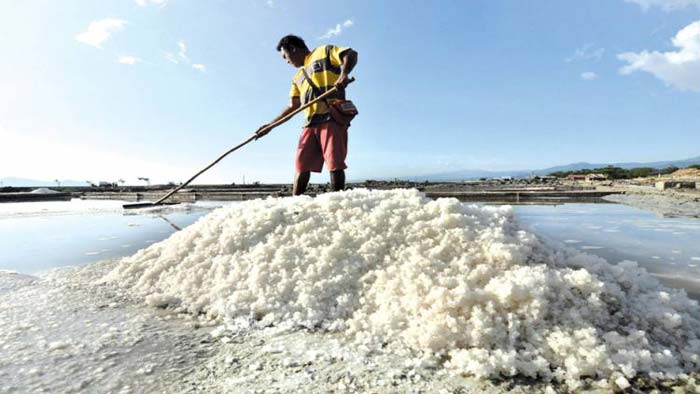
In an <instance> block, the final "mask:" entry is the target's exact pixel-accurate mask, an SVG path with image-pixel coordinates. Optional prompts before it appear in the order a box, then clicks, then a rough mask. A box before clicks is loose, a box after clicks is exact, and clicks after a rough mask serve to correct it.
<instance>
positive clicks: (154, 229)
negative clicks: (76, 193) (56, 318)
mask: <svg viewBox="0 0 700 394" xmlns="http://www.w3.org/2000/svg"><path fill="white" fill-rule="evenodd" d="M31 204H34V205H29V204H28V203H18V204H16V206H15V209H14V210H13V209H12V207H11V205H13V204H2V205H3V206H2V209H1V210H0V250H2V251H3V253H1V254H0V269H5V270H12V271H17V272H21V273H25V274H40V273H41V272H43V271H46V270H49V269H51V268H55V267H61V266H73V265H84V264H88V263H92V262H96V261H100V260H105V259H111V258H117V257H122V256H128V255H131V254H133V253H135V252H136V251H138V250H139V249H142V248H144V247H146V246H148V245H150V244H152V243H155V242H158V241H161V240H163V239H165V238H167V237H169V236H170V235H171V234H172V233H174V232H175V231H179V230H180V229H182V228H184V227H186V226H188V225H190V224H192V223H193V222H195V221H196V220H197V219H199V218H200V217H201V216H203V215H205V214H206V213H208V212H210V211H211V209H213V208H215V207H217V206H220V205H221V204H213V203H211V202H209V203H206V204H188V205H187V206H182V207H179V208H177V209H172V208H171V209H170V210H150V211H149V210H135V211H124V210H122V209H121V204H123V202H122V201H95V202H92V204H91V203H86V202H83V201H80V200H77V201H76V200H74V201H71V202H51V203H31ZM62 204H63V205H62Z"/></svg>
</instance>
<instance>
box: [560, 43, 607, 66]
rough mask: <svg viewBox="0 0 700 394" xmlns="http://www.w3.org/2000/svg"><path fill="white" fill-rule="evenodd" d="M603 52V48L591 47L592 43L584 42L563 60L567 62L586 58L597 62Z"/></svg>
mask: <svg viewBox="0 0 700 394" xmlns="http://www.w3.org/2000/svg"><path fill="white" fill-rule="evenodd" d="M604 54H605V48H593V45H592V44H586V45H584V46H582V47H581V48H577V49H576V51H575V52H574V54H573V55H571V56H569V57H567V58H566V59H564V61H565V62H567V63H571V62H576V61H587V60H592V61H596V62H599V61H600V59H602V58H603V55H604Z"/></svg>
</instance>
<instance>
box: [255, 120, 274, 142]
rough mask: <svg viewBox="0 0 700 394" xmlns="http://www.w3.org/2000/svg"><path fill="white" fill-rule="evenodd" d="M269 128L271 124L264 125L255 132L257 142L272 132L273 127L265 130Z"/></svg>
mask: <svg viewBox="0 0 700 394" xmlns="http://www.w3.org/2000/svg"><path fill="white" fill-rule="evenodd" d="M267 127H270V125H269V124H264V125H262V126H260V127H259V128H258V129H257V130H256V131H255V139H256V140H257V139H258V138H261V137H262V136H264V135H265V134H267V133H269V132H270V131H272V127H270V128H268V129H267V130H265V128H267Z"/></svg>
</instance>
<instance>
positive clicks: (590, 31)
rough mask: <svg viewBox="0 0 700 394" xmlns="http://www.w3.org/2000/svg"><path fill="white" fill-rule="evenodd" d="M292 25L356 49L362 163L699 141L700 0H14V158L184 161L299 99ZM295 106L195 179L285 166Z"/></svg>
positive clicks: (509, 161)
mask: <svg viewBox="0 0 700 394" xmlns="http://www.w3.org/2000/svg"><path fill="white" fill-rule="evenodd" d="M321 10H323V11H321ZM91 24H92V28H91ZM288 33H294V34H298V35H300V36H302V37H303V38H304V39H305V40H306V41H307V43H308V44H309V46H312V47H313V46H317V45H321V44H324V43H331V44H337V45H344V46H351V47H353V48H354V49H356V50H357V51H358V53H359V62H358V66H357V68H356V71H355V73H354V75H355V77H356V78H357V82H356V83H355V84H354V85H352V86H351V88H350V89H349V96H350V98H352V99H353V101H354V102H355V103H356V104H357V106H358V108H359V110H360V115H359V116H358V118H357V119H356V120H355V122H354V123H353V126H352V127H351V129H350V147H349V150H350V152H349V156H348V165H349V169H348V178H349V179H357V180H361V179H367V178H370V179H372V178H381V177H395V176H409V175H420V174H428V173H436V172H444V171H455V170H460V169H477V168H478V169H490V170H507V169H531V168H542V167H548V166H552V165H557V164H565V163H570V162H577V161H591V162H615V161H656V160H667V159H682V158H687V157H693V156H698V155H700V148H699V147H700V116H698V114H699V113H700V0H666V1H663V0H634V1H625V0H590V1H585V2H581V1H557V2H553V1H529V2H523V1H486V0H484V1H442V2H421V1H382V2H377V1H370V0H366V1H353V2H340V3H334V5H333V6H332V7H329V6H328V2H323V1H297V2H291V1H281V0H268V1H266V0H246V1H224V0H211V1H196V2H195V1H185V0H138V1H135V0H119V1H117V0H111V1H108V0H105V1H99V2H96V1H77V0H74V1H73V0H66V1H61V2H56V1H48V0H44V1H42V0H32V1H3V2H1V3H0V49H1V50H2V53H3V61H2V62H0V87H2V88H1V89H0V141H2V143H1V145H0V146H1V147H2V152H1V154H0V177H8V176H17V177H27V178H34V179H55V178H60V179H78V180H82V179H85V180H92V181H100V180H108V181H114V180H116V179H118V178H123V179H126V180H127V181H128V182H129V183H138V181H137V180H136V178H137V177H139V176H147V177H150V178H151V179H152V180H153V181H160V182H167V181H183V180H185V179H187V178H188V177H189V176H191V175H192V174H193V173H195V172H196V171H197V170H199V169H200V168H202V167H204V166H205V165H206V164H208V163H209V162H210V161H211V160H213V159H214V158H216V157H217V156H218V155H219V154H220V153H222V152H223V151H225V150H227V149H228V148H229V147H231V146H233V145H235V144H237V143H238V142H240V141H242V140H244V139H245V138H247V137H248V136H249V135H250V134H251V133H252V132H253V131H254V130H255V129H256V128H257V127H258V126H259V125H261V124H264V123H266V122H268V121H269V120H270V119H271V118H273V117H274V116H276V115H277V114H278V113H279V111H280V110H281V109H282V108H283V106H285V105H286V103H287V100H288V98H287V93H288V91H289V84H290V78H291V76H292V75H293V73H294V70H293V69H292V68H291V67H290V66H289V65H288V64H286V63H285V62H284V61H282V59H281V57H280V55H279V53H277V52H276V51H275V45H276V43H277V41H278V40H279V38H280V37H282V36H283V35H285V34H288ZM324 36H325V37H326V38H323V37H324ZM300 126H301V118H297V119H293V120H292V121H290V122H289V123H287V124H286V125H284V126H282V127H280V128H278V129H276V130H275V131H274V132H273V133H271V134H270V135H268V136H266V137H265V138H264V139H261V140H259V141H257V142H254V143H252V144H250V145H248V146H246V147H244V148H243V149H242V150H240V151H238V152H235V153H233V154H232V155H231V156H229V157H227V158H226V159H225V160H224V161H223V162H222V163H220V164H219V165H217V166H216V167H215V168H213V169H212V170H210V171H209V172H208V173H206V174H205V175H203V176H202V178H201V182H239V183H240V182H241V181H242V180H243V176H245V178H246V181H248V182H252V181H256V180H257V181H261V182H289V181H291V178H292V176H293V171H294V170H293V157H294V150H295V147H296V141H297V139H298V135H299V132H300ZM326 180H327V173H323V174H321V175H315V176H314V177H313V178H312V181H314V182H326Z"/></svg>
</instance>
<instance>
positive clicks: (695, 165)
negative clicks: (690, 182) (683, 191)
mask: <svg viewBox="0 0 700 394" xmlns="http://www.w3.org/2000/svg"><path fill="white" fill-rule="evenodd" d="M686 168H695V169H696V170H700V164H691V165H689V166H688V167H686Z"/></svg>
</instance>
